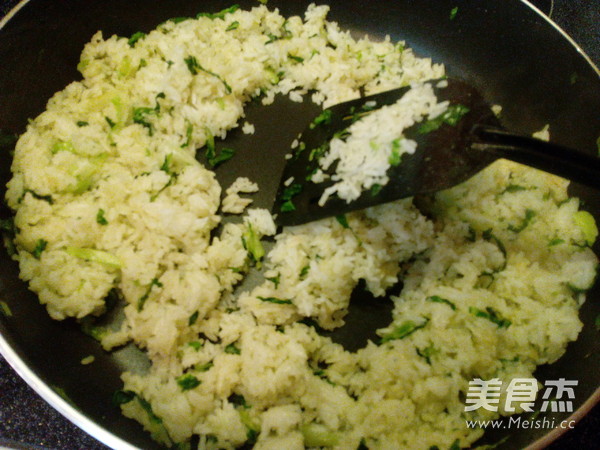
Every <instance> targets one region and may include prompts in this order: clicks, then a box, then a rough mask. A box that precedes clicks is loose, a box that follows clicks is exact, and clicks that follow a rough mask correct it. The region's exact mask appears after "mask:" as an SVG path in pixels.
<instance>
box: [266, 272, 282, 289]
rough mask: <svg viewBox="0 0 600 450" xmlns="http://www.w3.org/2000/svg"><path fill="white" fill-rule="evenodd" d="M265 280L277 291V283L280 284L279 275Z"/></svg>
mask: <svg viewBox="0 0 600 450" xmlns="http://www.w3.org/2000/svg"><path fill="white" fill-rule="evenodd" d="M267 280H269V281H270V282H271V283H273V284H274V285H275V289H277V288H278V287H279V283H280V282H281V274H280V273H278V274H277V276H274V277H268V278H267Z"/></svg>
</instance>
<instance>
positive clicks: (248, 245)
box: [242, 224, 265, 269]
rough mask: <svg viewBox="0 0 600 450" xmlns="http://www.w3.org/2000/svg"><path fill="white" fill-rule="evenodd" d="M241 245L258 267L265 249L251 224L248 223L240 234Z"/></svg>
mask: <svg viewBox="0 0 600 450" xmlns="http://www.w3.org/2000/svg"><path fill="white" fill-rule="evenodd" d="M242 245H243V246H244V248H245V249H246V251H247V252H248V256H249V257H250V260H251V261H252V262H253V263H254V264H256V266H257V268H259V269H260V266H261V260H262V258H263V256H265V249H264V247H263V245H262V243H261V242H260V238H259V237H258V235H257V234H256V233H255V232H254V229H253V228H252V225H251V224H248V228H246V231H245V232H244V233H243V234H242Z"/></svg>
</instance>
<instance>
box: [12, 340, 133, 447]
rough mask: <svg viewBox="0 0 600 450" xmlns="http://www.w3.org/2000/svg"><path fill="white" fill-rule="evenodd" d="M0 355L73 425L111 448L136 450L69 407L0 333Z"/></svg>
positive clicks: (75, 409)
mask: <svg viewBox="0 0 600 450" xmlns="http://www.w3.org/2000/svg"><path fill="white" fill-rule="evenodd" d="M0 355H2V356H3V357H4V359H5V360H6V362H8V364H9V365H10V366H11V367H12V368H13V369H14V371H15V372H16V373H17V375H19V376H20V377H21V378H22V379H23V380H24V381H25V382H26V383H27V384H28V385H29V387H31V388H32V389H33V390H34V391H35V392H36V393H37V394H38V395H39V396H40V397H42V398H43V399H44V400H45V401H46V403H48V404H49V405H50V406H52V407H53V408H54V409H55V410H56V411H58V412H59V413H60V414H61V415H62V416H63V417H65V418H66V419H68V420H69V421H70V422H72V423H73V424H74V425H76V426H77V427H79V428H81V429H82V430H84V431H85V432H87V433H89V434H90V435H91V436H92V437H94V438H96V439H98V440H99V441H100V442H102V443H104V444H105V445H107V446H109V447H111V448H118V449H123V450H136V449H137V448H138V447H135V446H132V445H131V444H129V443H128V442H126V441H124V440H122V439H121V438H119V437H117V436H116V435H115V434H114V433H112V432H111V431H109V430H107V429H105V428H104V427H102V426H100V425H99V424H98V423H96V422H94V421H93V420H91V419H90V418H88V417H87V416H86V415H85V414H83V413H82V412H81V411H79V410H77V408H75V407H73V406H72V405H70V404H69V402H67V401H66V400H65V399H63V398H62V397H61V396H60V395H58V394H57V393H56V392H55V391H54V390H53V389H52V388H51V387H50V386H49V385H48V384H47V383H45V382H44V380H42V379H41V377H40V376H38V375H37V374H36V373H35V372H34V371H33V370H32V369H31V368H30V367H29V366H28V365H27V363H26V362H25V361H24V360H23V359H22V358H21V357H20V356H19V355H18V354H17V352H16V351H15V350H14V349H13V348H12V346H11V345H10V343H9V342H8V341H7V340H6V338H5V337H4V335H3V334H2V333H0Z"/></svg>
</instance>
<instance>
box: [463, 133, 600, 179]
mask: <svg viewBox="0 0 600 450" xmlns="http://www.w3.org/2000/svg"><path fill="white" fill-rule="evenodd" d="M474 134H475V135H476V136H477V137H478V138H479V142H477V143H476V144H474V146H473V147H474V148H477V149H480V150H484V151H486V152H492V153H494V154H496V155H497V156H499V157H502V158H506V159H510V160H511V161H515V162H519V163H522V164H526V165H528V166H531V167H535V168H537V169H541V170H544V171H546V172H550V173H553V174H555V175H559V176H561V177H564V178H567V179H569V180H572V181H575V182H578V183H582V184H585V185H587V186H590V187H594V188H597V189H600V157H597V156H593V155H590V154H588V153H583V152H581V151H578V150H573V149H570V148H567V147H563V146H561V145H557V144H553V143H550V142H546V141H542V140H540V139H535V138H532V137H527V136H519V135H515V134H511V133H509V132H506V131H503V130H500V129H494V128H488V127H477V128H476V129H475V130H474Z"/></svg>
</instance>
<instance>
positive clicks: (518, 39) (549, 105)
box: [0, 0, 600, 448]
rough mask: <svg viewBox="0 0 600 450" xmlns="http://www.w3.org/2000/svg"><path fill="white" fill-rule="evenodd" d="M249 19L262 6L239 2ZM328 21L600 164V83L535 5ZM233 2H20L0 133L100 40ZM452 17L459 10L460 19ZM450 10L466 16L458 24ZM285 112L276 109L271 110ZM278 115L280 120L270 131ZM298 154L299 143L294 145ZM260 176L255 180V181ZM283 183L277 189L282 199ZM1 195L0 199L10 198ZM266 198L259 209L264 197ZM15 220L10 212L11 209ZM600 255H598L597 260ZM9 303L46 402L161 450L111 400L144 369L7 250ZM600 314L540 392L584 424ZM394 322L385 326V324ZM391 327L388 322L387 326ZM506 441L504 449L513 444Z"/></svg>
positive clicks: (510, 122)
mask: <svg viewBox="0 0 600 450" xmlns="http://www.w3.org/2000/svg"><path fill="white" fill-rule="evenodd" d="M238 3H239V4H240V6H241V7H246V8H247V7H251V6H253V5H255V4H257V3H256V2H252V1H239V2H238ZM308 3H309V2H301V1H291V0H290V1H276V0H269V2H268V6H269V7H270V8H275V7H277V8H279V9H280V10H281V12H282V13H283V14H284V15H291V14H302V13H303V11H304V10H305V9H306V6H307V4H308ZM324 3H327V4H329V5H330V6H331V12H330V15H329V19H330V20H335V21H337V22H339V23H340V25H341V27H342V28H344V29H350V30H352V32H353V33H355V35H356V36H361V35H363V34H368V35H369V36H370V37H372V38H384V37H385V36H386V35H390V36H391V37H392V39H393V40H398V39H402V40H405V41H406V42H407V45H408V46H409V47H411V48H413V49H414V50H415V52H416V53H417V54H418V55H419V56H428V57H431V58H433V60H435V61H436V62H443V63H444V64H445V65H446V70H447V73H448V75H450V76H454V77H459V78H462V79H465V80H467V81H468V82H470V83H472V84H473V85H475V86H476V87H477V88H478V89H479V90H480V91H481V92H482V93H483V95H484V96H485V98H486V99H487V101H488V102H489V103H491V104H501V105H503V114H502V118H503V122H504V125H505V126H506V127H507V128H509V129H511V130H513V131H515V132H519V133H523V134H531V133H532V132H533V131H536V130H539V129H540V128H542V127H543V126H544V125H545V124H547V123H548V124H550V128H551V130H552V138H553V140H554V141H555V142H557V143H559V144H562V145H565V146H569V147H573V148H579V149H581V150H583V151H587V152H589V153H594V154H595V153H597V152H598V146H597V145H598V144H597V139H598V137H599V136H600V115H599V114H598V111H600V75H599V72H598V70H597V69H596V68H595V67H594V66H593V64H591V62H590V61H589V59H588V58H587V57H586V56H585V55H584V54H583V53H581V52H580V51H579V50H578V49H577V48H576V47H575V46H574V45H573V44H572V42H570V41H569V40H568V39H567V38H566V37H565V36H564V35H563V34H561V32H560V31H559V30H557V29H556V28H555V27H554V26H553V25H552V24H551V23H549V22H548V21H546V20H545V19H544V18H543V17H542V16H541V15H540V14H539V13H538V12H536V11H535V10H534V9H532V8H531V5H529V4H528V3H526V2H522V1H519V0H449V1H445V0H395V1H384V0H381V1H369V2H365V1H359V0H344V1H342V0H332V1H327V2H324ZM228 6H231V2H230V1H217V0H210V1H201V0H170V1H168V2H164V1H160V0H69V1H66V0H31V1H29V2H25V3H21V4H20V9H18V11H16V12H14V13H13V14H12V16H11V17H10V20H8V21H7V22H6V23H5V24H4V26H3V27H2V29H0V61H1V64H0V129H2V130H3V132H4V133H8V134H13V133H16V134H18V133H21V132H23V131H24V129H25V126H26V124H27V119H28V118H31V117H35V116H37V115H38V114H39V113H41V112H42V111H43V110H44V107H45V104H46V102H47V100H48V98H49V97H50V96H51V95H52V94H53V93H54V92H56V91H58V90H61V89H62V88H64V87H65V86H66V85H67V84H68V83H69V82H71V81H72V80H75V79H79V74H78V72H77V71H76V66H77V62H78V60H79V55H80V52H81V50H82V48H83V45H84V44H85V43H86V42H87V41H89V39H90V38H91V36H92V35H93V34H94V33H95V32H96V31H97V30H103V32H104V35H105V36H109V35H111V34H117V35H120V36H131V35H132V34H133V33H135V32H137V31H149V30H151V29H153V28H155V27H156V25H158V24H159V23H161V22H162V21H164V20H165V19H167V18H170V17H182V16H194V15H195V14H197V13H198V12H200V11H218V10H222V9H223V8H226V7H228ZM455 8H458V9H456V10H455ZM453 10H455V11H456V13H453ZM273 108H274V109H273ZM294 108H311V106H310V105H306V104H303V105H298V104H292V103H291V102H285V101H283V102H278V103H276V104H275V105H274V106H273V107H272V108H271V109H268V110H262V109H256V110H250V111H249V112H248V115H249V119H251V121H252V122H253V123H254V124H255V125H256V128H257V134H255V135H254V136H251V137H248V136H244V135H242V134H241V133H239V134H235V133H234V134H233V135H232V136H231V138H230V139H232V140H238V141H239V142H243V144H244V146H245V147H247V148H248V149H250V150H251V149H252V148H253V146H255V147H256V146H257V145H258V144H257V141H260V142H261V148H272V149H273V150H274V151H280V149H281V145H282V144H281V142H288V143H289V142H291V140H293V138H294V137H295V136H296V134H297V133H298V132H299V131H301V129H302V127H303V126H304V124H303V123H296V122H295V121H294V120H292V119H291V118H292V117H293V115H294V113H295V110H294ZM273 117H278V120H277V121H273V120H272V118H273ZM284 145H288V144H284ZM0 158H1V160H0V180H1V181H2V183H1V184H2V186H4V184H5V182H6V181H7V180H8V179H9V177H10V173H9V165H10V148H9V145H7V146H4V147H3V148H2V153H0ZM271 161H272V159H270V158H269V157H268V156H266V157H265V161H264V165H263V166H262V169H261V171H259V172H256V173H255V171H254V170H253V167H248V165H247V164H244V162H243V161H240V160H236V159H233V160H232V161H231V162H230V164H227V165H226V166H225V165H224V166H222V168H221V169H219V171H218V176H219V177H220V180H221V181H222V182H223V183H224V184H225V185H227V184H229V183H231V182H232V181H233V180H234V179H235V178H237V177H238V176H245V175H249V174H253V178H254V179H255V180H256V181H257V182H258V183H259V184H269V183H271V184H273V180H272V179H273V178H274V176H273V174H274V173H276V171H277V169H278V168H277V167H276V166H275V165H273V163H272V162H271ZM249 171H250V172H249ZM277 182H278V180H275V183H274V188H275V187H276V186H277ZM0 193H1V194H2V195H3V194H4V190H3V189H2V190H1V192H0ZM571 193H572V194H573V195H576V196H578V197H580V198H582V199H583V200H584V202H585V205H586V209H587V210H588V211H590V212H592V213H593V214H594V215H595V216H596V217H597V218H599V217H600V195H599V193H598V192H595V191H591V190H590V189H589V188H584V187H582V186H579V185H576V184H574V185H572V186H571ZM261 195H262V197H261ZM272 196H273V192H272V191H269V189H264V190H261V192H260V193H259V196H258V197H257V198H256V200H255V205H256V206H259V207H260V206H262V207H270V203H271V202H272ZM1 213H2V215H4V216H5V215H7V214H8V211H7V210H3V211H1ZM595 250H596V253H599V250H600V248H596V249H595ZM0 263H1V265H0V299H1V300H2V301H3V302H5V303H6V304H7V305H8V306H9V307H10V310H11V312H12V314H11V315H10V316H6V315H2V314H0V335H1V337H0V350H1V351H2V354H3V355H4V357H5V358H6V359H7V360H8V361H9V362H10V363H11V365H13V367H15V369H16V370H17V372H19V373H20V374H21V375H22V376H23V377H24V378H25V379H26V380H27V381H28V382H29V383H30V384H31V385H32V386H33V387H34V388H35V389H36V390H37V391H38V393H40V394H41V395H42V397H44V398H45V399H46V400H47V401H48V402H49V403H51V404H52V405H53V406H54V407H55V408H56V409H58V410H59V411H60V412H61V413H63V414H64V415H66V416H67V417H68V418H69V419H70V420H72V421H73V422H75V423H76V424H77V425H79V426H80V427H82V428H83V429H84V430H86V431H87V432H88V433H90V434H91V435H93V436H95V437H96V438H98V439H99V440H101V441H103V442H104V443H106V444H107V445H109V446H111V447H114V448H128V446H133V447H140V448H154V447H156V444H155V443H154V442H153V441H152V440H151V439H150V437H149V435H148V434H147V433H145V432H144V431H143V430H142V428H141V426H139V425H138V424H137V423H135V422H133V421H131V420H128V419H126V418H124V417H123V416H121V414H120V413H119V411H118V409H117V408H115V406H114V405H113V404H112V402H111V397H112V394H113V393H114V392H115V391H116V390H117V389H119V388H120V387H121V382H120V379H119V374H120V372H121V371H122V370H124V369H126V368H129V367H131V366H132V365H134V364H138V363H139V364H143V359H142V358H139V355H138V353H137V352H136V351H135V350H134V349H132V348H129V347H127V348H125V349H122V350H119V351H117V352H115V353H111V354H108V353H106V352H103V351H102V349H101V348H100V347H99V345H98V344H97V343H96V342H95V341H94V340H93V339H90V338H89V337H87V336H85V335H83V334H82V333H81V330H80V328H79V327H78V326H77V325H76V324H75V323H74V322H71V321H64V322H55V321H52V320H51V319H50V318H49V317H48V316H47V313H46V311H45V309H44V308H43V307H42V306H40V305H39V304H38V301H37V298H36V296H35V295H34V294H33V293H31V292H30V291H29V290H28V289H27V287H26V285H25V284H24V283H22V282H21V281H20V280H19V278H18V268H17V266H16V263H15V262H14V261H12V260H11V259H10V258H9V256H8V255H7V253H6V252H4V251H1V252H0ZM361 300H364V299H361V298H358V297H357V298H356V299H354V298H353V305H354V306H351V311H350V316H349V318H348V321H347V322H348V324H347V325H346V326H345V327H344V331H343V332H341V333H340V334H339V336H338V337H337V339H339V340H340V341H341V342H342V343H344V344H345V345H347V346H349V347H354V348H356V347H357V346H360V345H361V342H362V343H364V341H365V340H366V339H367V338H368V337H369V336H370V335H369V333H370V332H372V331H373V327H374V326H375V325H373V324H371V323H369V322H368V321H367V320H355V319H353V317H354V318H358V319H362V318H363V317H364V316H365V315H366V314H367V315H369V317H371V316H372V317H373V323H375V324H377V323H378V322H377V315H378V314H389V312H386V311H383V312H380V311H375V312H371V311H370V309H369V308H368V306H365V302H364V301H361ZM599 314H600V290H599V288H598V287H597V286H596V287H594V288H593V289H592V290H591V291H590V292H589V293H588V299H587V301H586V303H585V304H584V305H583V307H582V309H581V314H580V316H581V319H582V321H583V322H584V328H583V330H582V332H581V334H580V335H579V338H578V340H577V341H576V342H573V343H572V344H571V345H569V347H568V350H567V352H566V354H565V355H564V356H563V357H562V358H561V359H560V360H559V361H558V362H557V363H555V364H553V365H551V366H547V367H540V368H539V369H538V371H537V373H536V374H537V375H538V378H539V379H540V380H542V381H543V380H546V379H554V380H556V379H559V378H565V379H567V380H578V387H577V391H576V393H577V395H576V397H575V399H574V400H573V405H574V409H575V411H576V412H575V413H574V415H573V417H574V418H579V417H580V416H582V415H583V414H585V413H586V412H587V411H588V410H589V409H590V408H591V407H592V406H593V405H594V404H596V403H597V402H598V400H599V399H600V390H599V386H600V339H599V337H600V335H599V332H598V330H597V328H596V325H595V319H596V317H598V316H599ZM386 320H387V319H386ZM384 324H385V321H384ZM82 355H94V357H95V362H94V364H92V365H89V366H84V365H81V364H80V360H81V357H82ZM1 395H2V394H1V393H0V396H1ZM553 417H554V419H555V420H556V424H559V423H560V422H561V421H563V420H572V417H571V414H570V413H568V412H563V413H559V412H557V413H555V414H554V416H553ZM561 431H562V430H560V429H556V430H554V431H552V430H549V429H547V428H544V429H541V428H540V429H514V428H513V429H510V430H501V429H500V430H494V431H493V432H490V433H488V435H486V437H485V438H484V441H482V442H481V443H482V444H484V443H492V442H498V441H502V442H503V443H502V444H501V447H502V448H522V447H525V446H527V445H534V446H536V447H542V446H544V445H546V444H548V443H549V442H551V441H552V440H553V439H554V438H555V437H556V436H558V435H559V434H560V433H561ZM505 438H507V439H506V440H504V439H505Z"/></svg>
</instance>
